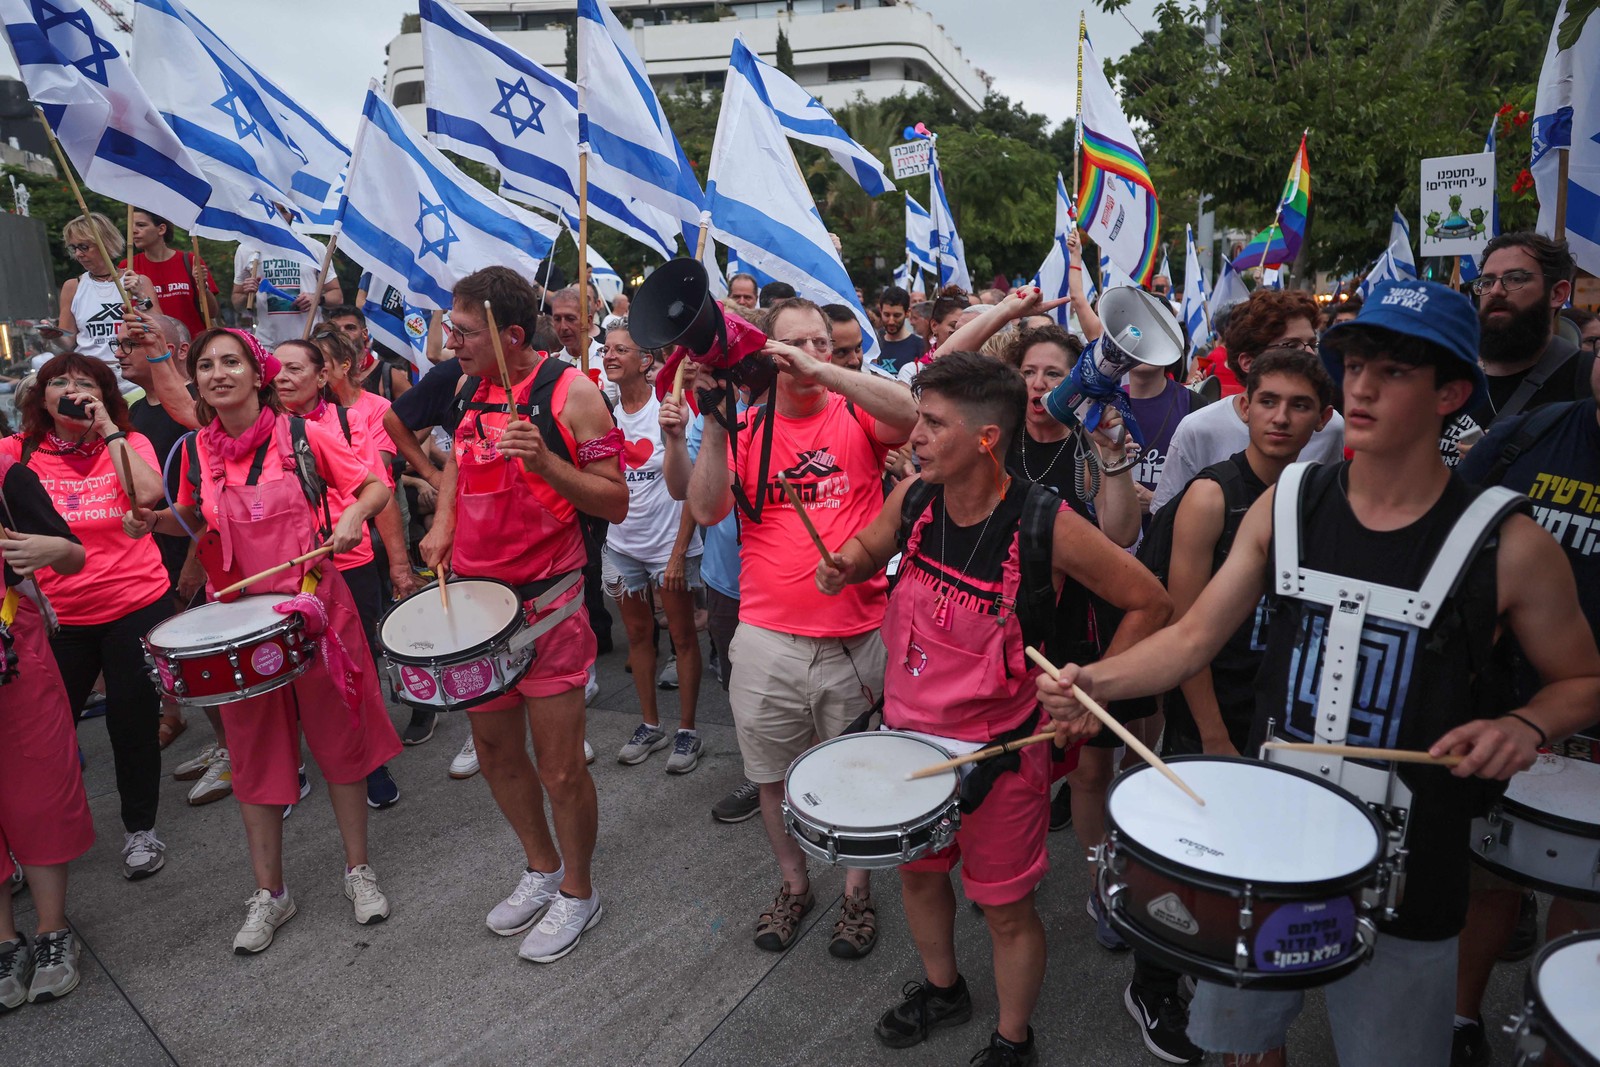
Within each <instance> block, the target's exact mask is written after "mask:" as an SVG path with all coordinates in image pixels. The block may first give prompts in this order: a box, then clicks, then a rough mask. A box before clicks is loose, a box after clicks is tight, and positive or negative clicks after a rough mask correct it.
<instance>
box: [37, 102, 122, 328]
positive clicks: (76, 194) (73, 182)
mask: <svg viewBox="0 0 1600 1067" xmlns="http://www.w3.org/2000/svg"><path fill="white" fill-rule="evenodd" d="M33 113H34V114H35V115H38V116H39V125H41V126H43V127H44V135H45V136H46V137H48V138H49V139H50V147H51V148H52V149H54V150H55V154H56V162H57V163H59V164H60V165H61V173H62V174H64V175H66V178H67V184H68V185H70V186H72V196H73V198H74V199H75V200H77V201H78V210H79V211H80V212H82V213H83V217H84V220H85V221H86V222H88V223H89V233H90V234H91V235H93V237H94V244H95V247H96V248H98V249H100V256H101V258H102V259H104V260H105V261H106V269H107V270H109V271H110V272H111V284H112V285H115V286H116V287H117V295H118V296H120V297H121V298H122V302H123V303H124V304H126V305H127V306H128V307H129V308H132V307H133V301H131V300H129V299H128V293H127V291H126V290H124V289H123V288H122V279H121V278H120V277H119V276H118V275H117V261H116V260H114V259H112V258H111V253H110V252H109V251H107V250H106V242H105V239H104V238H103V237H101V235H100V227H98V226H96V225H95V224H94V218H93V217H92V216H91V215H90V214H89V205H88V204H86V203H84V201H83V190H82V189H80V188H78V179H77V178H76V177H75V176H74V175H73V173H72V167H71V166H69V165H68V163H67V154H66V153H65V152H63V151H61V142H60V141H58V140H56V131H54V130H52V129H51V128H50V120H49V119H47V118H45V117H44V109H43V108H41V107H35V108H34V109H33Z"/></svg>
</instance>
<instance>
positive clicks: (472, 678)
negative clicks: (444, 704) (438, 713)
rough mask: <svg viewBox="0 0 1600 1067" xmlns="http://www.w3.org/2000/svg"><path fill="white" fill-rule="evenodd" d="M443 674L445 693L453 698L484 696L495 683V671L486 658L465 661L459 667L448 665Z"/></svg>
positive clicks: (467, 698)
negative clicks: (472, 661)
mask: <svg viewBox="0 0 1600 1067" xmlns="http://www.w3.org/2000/svg"><path fill="white" fill-rule="evenodd" d="M441 675H442V678H441V681H442V683H443V685H444V691H445V694H446V695H447V696H449V697H450V698H451V699H452V700H471V699H472V698H473V697H479V696H482V695H483V694H485V693H487V692H488V691H489V686H491V685H492V684H494V671H493V669H492V668H491V667H490V664H489V661H488V660H486V659H480V660H477V661H476V662H474V663H464V664H462V665H461V666H459V667H446V668H445V669H444V670H443V671H442V672H441Z"/></svg>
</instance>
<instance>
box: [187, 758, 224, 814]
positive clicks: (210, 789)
mask: <svg viewBox="0 0 1600 1067" xmlns="http://www.w3.org/2000/svg"><path fill="white" fill-rule="evenodd" d="M232 792H233V764H232V763H231V762H230V761H229V760H228V750H227V749H225V748H219V749H217V752H216V755H215V756H213V757H212V759H211V763H210V764H208V765H207V766H206V770H205V773H204V774H202V775H201V776H200V780H199V781H198V782H196V783H195V784H194V788H193V789H191V790H189V803H190V804H193V805H195V806H196V807H198V806H199V805H201V804H210V803H211V802H213V801H216V800H221V799H222V798H223V797H225V796H227V795H229V794H230V793H232Z"/></svg>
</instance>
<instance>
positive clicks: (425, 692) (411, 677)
mask: <svg viewBox="0 0 1600 1067" xmlns="http://www.w3.org/2000/svg"><path fill="white" fill-rule="evenodd" d="M400 684H401V685H403V686H405V687H406V692H408V693H410V694H411V695H412V696H414V697H416V698H417V699H418V700H432V699H433V698H434V696H435V695H437V694H438V692H439V687H438V686H437V685H436V684H434V681H433V677H432V676H431V675H429V674H428V672H427V671H419V670H417V668H415V667H401V668H400Z"/></svg>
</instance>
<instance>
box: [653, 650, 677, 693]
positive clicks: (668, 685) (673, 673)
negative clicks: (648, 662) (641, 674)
mask: <svg viewBox="0 0 1600 1067" xmlns="http://www.w3.org/2000/svg"><path fill="white" fill-rule="evenodd" d="M656 686H657V687H658V688H661V689H676V688H678V657H677V656H673V657H672V658H671V659H669V660H667V665H666V666H665V667H662V668H661V673H660V674H659V675H657V676H656Z"/></svg>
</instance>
